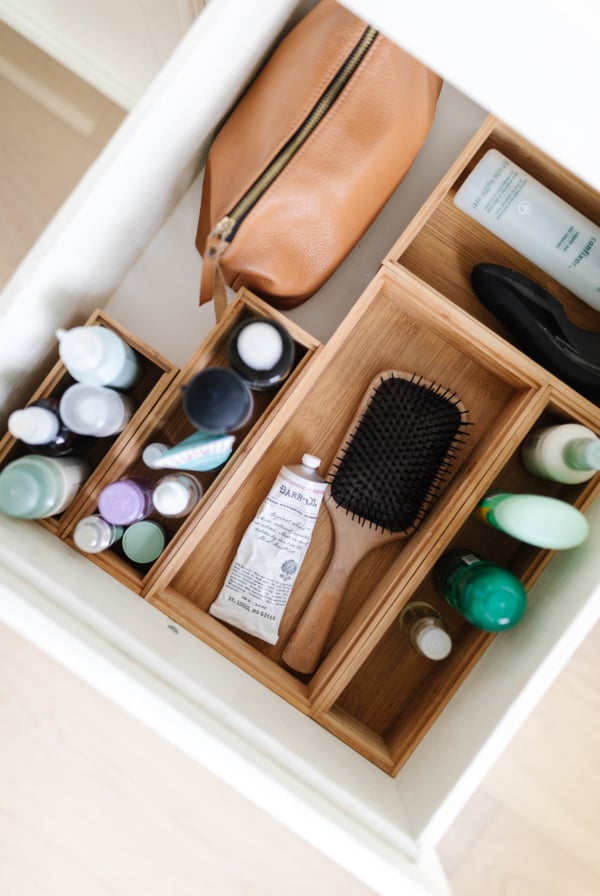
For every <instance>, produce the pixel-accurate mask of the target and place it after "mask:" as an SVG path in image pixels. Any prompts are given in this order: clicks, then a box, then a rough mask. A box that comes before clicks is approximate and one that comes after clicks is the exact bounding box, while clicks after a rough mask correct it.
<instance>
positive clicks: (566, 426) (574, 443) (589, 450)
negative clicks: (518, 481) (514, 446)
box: [521, 423, 600, 485]
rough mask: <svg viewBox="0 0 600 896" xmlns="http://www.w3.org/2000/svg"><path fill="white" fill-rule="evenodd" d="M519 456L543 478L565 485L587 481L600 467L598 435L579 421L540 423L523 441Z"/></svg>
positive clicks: (599, 440)
mask: <svg viewBox="0 0 600 896" xmlns="http://www.w3.org/2000/svg"><path fill="white" fill-rule="evenodd" d="M521 459H522V461H523V464H524V466H525V467H526V469H527V470H529V472H530V473H532V474H533V475H534V476H540V477H541V478H542V479H552V480H554V481H555V482H564V483H566V484H568V485H573V484H577V483H579V482H586V481H587V480H588V479H591V478H592V476H594V474H595V473H596V472H597V471H598V470H600V439H599V438H598V436H597V435H596V434H595V433H594V432H593V431H592V430H591V429H588V427H587V426H582V425H580V424H579V423H559V424H557V425H556V426H544V427H540V428H539V429H534V430H533V431H532V432H531V433H530V434H529V435H528V436H527V438H526V439H525V441H524V442H523V444H522V446H521Z"/></svg>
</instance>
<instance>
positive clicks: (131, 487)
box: [98, 479, 153, 526]
mask: <svg viewBox="0 0 600 896" xmlns="http://www.w3.org/2000/svg"><path fill="white" fill-rule="evenodd" d="M98 510H99V512H100V515H101V516H102V517H103V518H104V519H105V520H106V522H107V523H113V524H115V525H117V526H128V525H129V524H130V523H136V522H137V521H138V520H143V519H144V518H145V517H147V516H150V514H151V513H152V510H153V505H152V483H151V482H150V481H149V480H144V479H117V481H116V482H111V483H110V484H109V485H106V486H105V487H104V488H103V489H102V491H101V492H100V494H99V496H98Z"/></svg>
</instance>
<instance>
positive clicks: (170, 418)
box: [62, 290, 319, 593]
mask: <svg viewBox="0 0 600 896" xmlns="http://www.w3.org/2000/svg"><path fill="white" fill-rule="evenodd" d="M252 316H262V317H269V318H271V319H277V320H280V321H281V323H283V324H284V326H286V327H287V329H288V331H289V332H290V333H291V335H292V337H293V339H294V341H295V345H296V356H295V361H294V368H293V370H292V373H291V374H290V375H289V377H288V378H287V379H286V381H285V383H284V385H283V386H282V387H281V388H280V389H278V390H275V391H265V392H254V412H253V414H252V417H251V419H250V421H249V422H248V423H247V424H246V425H245V426H244V427H243V428H242V429H240V430H238V431H237V432H236V433H235V443H234V450H233V453H232V455H231V457H230V458H229V460H228V461H227V462H226V463H225V464H224V465H223V466H222V467H220V468H218V469H216V470H212V471H210V472H208V473H196V472H191V471H188V472H189V473H190V475H192V476H194V477H195V478H197V479H198V481H199V482H200V484H201V486H202V490H203V495H202V498H201V499H200V502H199V503H198V505H197V506H196V507H195V508H194V510H193V511H192V513H191V514H190V515H189V516H188V517H186V518H183V519H182V518H178V519H175V518H169V519H168V518H166V517H163V516H161V515H159V514H158V513H156V512H155V513H153V514H152V516H151V519H156V520H157V521H158V522H160V524H161V525H162V526H163V527H164V529H165V531H166V534H167V547H166V549H165V550H164V552H163V553H162V554H161V556H160V557H159V558H158V560H156V561H155V562H154V563H153V564H150V565H143V566H142V565H138V564H135V563H132V562H131V561H130V560H129V559H128V558H127V557H126V556H125V555H124V554H123V552H122V550H121V547H120V542H116V544H115V545H114V546H113V547H112V548H110V549H109V550H107V551H103V552H102V553H100V554H94V555H90V559H91V560H92V561H93V562H94V563H96V564H97V565H99V566H101V567H102V568H103V569H105V570H107V571H108V572H110V573H111V574H112V575H114V576H115V577H116V578H118V579H120V580H121V581H122V582H124V583H125V584H126V585H127V586H128V587H129V588H131V589H132V590H134V591H137V592H138V593H141V592H144V591H145V590H147V589H148V588H149V587H150V586H151V584H152V582H153V580H154V579H155V578H156V577H157V576H159V575H161V571H162V570H163V568H164V567H168V566H169V565H170V564H172V563H173V562H174V560H175V557H176V556H177V553H178V550H179V549H180V548H181V547H183V548H184V549H185V542H186V539H187V538H188V535H189V533H190V532H192V531H200V530H199V529H198V527H199V525H200V522H201V519H202V515H203V513H204V512H205V510H206V508H207V507H208V506H209V505H210V503H211V501H212V500H213V497H214V495H215V494H216V493H218V491H219V488H220V487H221V486H222V484H223V483H224V481H226V479H227V478H228V477H230V476H231V475H233V474H234V472H235V470H236V469H237V467H238V466H239V464H240V462H241V460H242V459H243V457H244V455H245V452H246V451H247V450H248V448H249V446H250V444H252V441H253V439H254V438H255V437H256V434H257V432H258V431H259V430H260V428H261V426H263V425H264V424H265V422H266V421H267V420H268V419H269V416H270V415H271V414H273V413H274V412H275V409H276V408H277V406H278V405H279V403H280V402H281V401H282V400H284V399H285V397H286V396H287V395H288V393H289V392H290V391H291V390H292V389H293V388H294V386H295V384H296V381H297V379H298V378H299V377H300V376H301V374H302V371H303V369H304V367H305V365H306V363H307V361H308V360H309V359H310V358H311V356H312V355H313V353H314V352H315V351H316V349H317V348H318V347H319V343H318V342H317V340H315V339H314V338H313V337H312V336H309V335H308V334H307V333H305V332H304V331H303V330H302V329H301V328H300V327H296V326H295V325H293V324H291V323H290V322H289V321H287V320H284V318H283V317H281V315H279V314H278V313H277V312H276V311H274V310H273V309H272V308H271V307H270V306H269V305H266V304H265V303H264V302H262V301H261V300H260V299H258V298H256V297H255V296H253V295H251V294H250V293H249V292H247V291H246V290H242V291H241V292H240V293H239V294H238V296H237V297H236V299H235V301H234V302H232V303H231V305H229V306H228V308H227V309H226V312H225V314H224V316H223V318H222V319H221V321H220V322H219V323H218V325H217V326H215V327H213V329H212V331H211V333H210V335H209V336H208V337H207V338H206V339H205V340H204V341H203V342H202V344H201V345H200V346H199V348H198V350H197V351H196V352H195V353H194V354H193V355H192V357H191V358H190V360H189V361H188V363H187V364H186V365H185V367H183V368H182V370H181V371H179V373H178V375H177V376H176V377H175V378H174V379H173V380H172V382H171V383H170V384H169V387H168V388H167V389H165V390H164V392H163V394H162V395H161V396H160V398H159V399H158V400H157V401H155V402H154V403H153V406H152V407H151V408H150V409H149V413H147V414H146V415H145V417H144V418H143V419H141V420H139V421H138V423H137V425H136V426H135V428H133V429H132V432H131V433H130V438H129V439H128V441H127V444H126V445H124V446H123V447H122V449H121V450H120V451H119V453H118V455H116V456H114V458H113V462H112V463H111V465H110V468H109V469H107V470H105V471H104V475H103V476H102V477H100V478H98V477H95V478H94V482H93V487H91V488H88V489H87V490H86V493H85V497H84V498H83V500H81V501H79V502H78V504H77V508H76V512H75V513H73V514H71V515H70V517H69V521H68V525H67V526H66V527H65V528H64V530H63V532H62V537H63V538H65V539H66V540H67V541H68V542H69V543H71V544H72V543H73V542H72V533H73V530H74V528H75V525H76V524H77V521H78V520H79V519H81V518H82V517H84V516H87V515H88V514H90V513H94V512H96V508H97V501H98V495H99V493H100V491H101V490H102V488H103V487H104V486H105V485H106V484H107V483H108V482H112V481H114V480H116V479H121V478H126V477H140V478H143V479H147V480H151V481H154V482H156V481H158V479H160V478H161V477H162V476H164V475H165V474H166V473H168V472H169V471H168V470H151V469H150V468H149V467H147V466H146V465H145V464H144V462H143V461H142V451H143V449H144V447H145V446H146V445H148V444H149V443H151V442H163V443H165V444H167V445H175V444H177V443H178V442H180V441H181V440H182V439H185V438H187V437H188V436H189V435H191V434H192V433H193V432H194V431H195V430H194V427H193V425H192V424H191V423H190V421H189V420H188V418H187V417H186V415H185V413H184V411H183V403H182V395H183V393H182V390H183V388H184V386H185V385H186V384H187V383H188V382H189V381H190V379H191V378H192V377H193V376H194V374H196V373H198V372H199V371H200V370H202V369H204V368H206V367H213V366H227V364H228V362H227V339H228V336H229V333H230V332H231V330H232V328H233V327H234V326H235V325H236V324H237V323H238V322H239V321H241V320H244V319H246V318H248V317H252ZM242 475H243V474H242Z"/></svg>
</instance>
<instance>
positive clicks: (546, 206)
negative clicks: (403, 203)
mask: <svg viewBox="0 0 600 896" xmlns="http://www.w3.org/2000/svg"><path fill="white" fill-rule="evenodd" d="M454 204H455V205H456V206H457V208H459V209H461V211H463V212H466V214H467V215H469V216H470V217H471V218H473V219H474V220H475V221H478V222H479V223H480V224H483V226H484V227H486V228H487V229H488V230H489V231H491V232H492V233H493V234H495V235H496V236H497V237H499V238H500V239H501V240H503V241H504V242H505V243H507V244H508V245H509V246H511V247H512V248H513V249H516V251H517V252H520V253H521V255H524V256H525V258H528V259H529V261H532V262H533V263H534V264H536V265H537V266H538V267H539V268H541V269H542V270H543V271H545V272H546V273H547V274H550V276H551V277H554V279H555V280H557V281H558V282H559V283H562V285H563V286H566V287H567V289H569V290H571V292H573V293H574V294H575V295H576V296H578V297H579V298H580V299H582V301H584V302H586V303H587V304H588V305H591V307H592V308H595V309H596V310H600V228H599V227H598V226H597V225H596V224H594V223H593V222H592V221H590V220H589V219H588V218H586V217H585V216H584V215H582V214H581V213H580V212H578V211H576V210H575V209H574V208H572V207H571V206H570V205H569V204H568V203H567V202H564V200H562V199H559V197H558V196H556V194H555V193H553V192H552V191H551V190H549V189H548V188H547V187H544V186H543V185H542V184H541V183H540V182H539V181H537V180H535V179H534V178H533V177H531V175H529V174H528V173H527V172H526V171H524V170H523V169H522V168H519V166H518V165H516V164H515V163H514V162H511V160H510V159H508V158H507V157H506V156H504V155H502V153H500V152H498V150H496V149H490V150H488V152H486V154H485V155H484V156H483V158H482V159H481V160H480V161H479V162H478V163H477V165H476V166H475V168H474V169H473V171H472V172H471V174H470V175H469V176H468V177H467V179H466V180H465V182H464V183H463V184H462V186H461V187H460V188H459V190H458V191H457V193H456V196H455V197H454ZM482 260H485V259H482Z"/></svg>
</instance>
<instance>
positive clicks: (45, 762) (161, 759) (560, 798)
mask: <svg viewBox="0 0 600 896" xmlns="http://www.w3.org/2000/svg"><path fill="white" fill-rule="evenodd" d="M0 108H2V110H3V116H2V117H3V124H2V138H1V140H0V165H1V173H2V176H1V178H0V206H1V208H2V210H3V214H2V216H1V218H0V285H2V284H3V283H4V282H5V281H6V280H7V279H8V277H9V276H10V274H11V272H12V271H13V270H14V268H15V267H16V265H17V264H18V262H19V261H20V260H21V258H22V257H23V256H24V254H25V253H26V252H27V250H28V248H29V247H30V246H31V245H32V243H33V242H34V241H35V239H36V238H37V236H38V235H39V234H40V233H41V231H42V230H43V229H44V227H45V226H46V224H47V223H48V221H49V220H50V218H51V216H52V215H53V213H54V212H55V211H56V210H57V208H58V207H59V205H60V203H61V202H62V200H63V199H64V198H65V197H66V195H67V194H68V193H69V192H70V190H71V189H72V188H73V186H74V185H75V184H76V182H77V181H78V179H79V178H80V177H81V175H82V174H83V173H84V171H85V170H86V168H87V167H88V165H89V164H90V162H91V161H92V160H93V159H94V157H95V156H96V154H97V153H98V151H99V150H100V149H101V147H102V146H103V145H104V143H105V142H106V140H107V139H108V138H109V137H110V135H111V133H112V132H113V131H114V129H115V128H116V127H117V125H118V123H119V121H120V120H121V119H122V117H123V112H122V111H121V110H120V109H118V108H116V107H115V106H114V105H113V104H111V103H110V102H109V101H107V100H106V99H105V98H104V97H102V96H101V95H99V94H98V93H96V92H95V91H94V90H92V89H91V88H90V87H89V86H88V85H86V84H84V83H83V82H81V81H80V80H79V79H77V78H75V77H74V76H73V75H71V74H69V73H68V72H66V71H65V70H64V69H62V68H61V67H60V66H59V65H57V64H56V63H55V62H54V61H53V60H50V59H48V58H47V57H45V56H44V55H43V54H42V53H40V52H39V51H38V50H37V49H35V48H33V47H32V46H31V45H29V44H28V43H27V42H25V41H23V40H22V39H21V38H19V37H17V36H16V35H15V34H14V33H13V32H11V31H10V30H9V29H7V28H6V27H4V26H1V25H0ZM599 657H600V627H597V628H596V629H595V630H594V631H593V632H592V634H591V635H590V636H589V637H588V638H587V640H586V641H585V643H584V644H583V645H582V647H581V648H580V649H579V651H578V652H577V654H576V655H575V657H574V658H573V659H572V661H571V662H570V664H569V666H568V667H567V669H566V670H565V671H564V672H563V673H562V674H561V675H560V676H559V679H558V680H557V682H556V683H555V684H554V685H553V686H552V688H551V689H550V691H549V692H548V694H547V696H546V697H545V698H544V700H543V701H542V703H541V704H540V706H539V707H538V708H537V709H536V711H535V712H534V713H533V715H532V716H531V717H530V719H529V720H528V721H527V722H526V724H525V726H524V727H523V728H522V730H521V731H520V733H519V734H518V735H517V737H516V738H515V740H514V741H513V743H512V744H511V745H510V747H509V749H508V750H507V751H506V752H505V754H504V755H503V757H502V758H501V759H500V761H499V762H498V763H497V764H496V766H495V767H494V769H493V770H492V772H491V773H490V774H489V775H488V777H487V778H486V780H485V781H484V783H483V784H482V786H481V787H480V788H479V790H478V791H477V792H476V794H475V795H474V796H473V798H472V799H471V800H470V802H469V803H468V805H467V806H466V807H465V809H464V811H463V812H462V813H461V815H460V816H459V818H458V819H457V820H456V822H455V823H454V824H453V826H452V828H451V829H450V831H449V832H448V833H447V835H446V836H445V837H444V839H443V841H442V843H441V844H440V854H441V858H442V862H443V865H444V867H445V868H446V870H447V873H448V875H449V878H450V881H451V884H452V889H453V893H454V894H455V896H599V894H600V849H599V848H598V843H599V842H600V841H599V835H600V822H599V814H600V813H599V808H600V761H599V757H600V728H599V724H598V722H599V719H600V674H599V668H600V663H599ZM207 807H209V808H210V817H212V818H214V820H215V823H214V825H213V826H212V827H211V826H209V828H208V831H207V826H206V817H207ZM231 818H235V819H236V823H235V830H236V831H243V839H242V840H240V844H239V848H237V849H236V850H232V849H231V846H230V845H225V844H224V843H223V842H221V840H220V839H219V836H218V832H219V831H220V830H223V829H224V828H225V827H226V821H227V819H231ZM290 867H291V868H293V874H292V875H290V874H289V869H290ZM315 882H318V883H315ZM307 891H308V892H313V893H314V894H315V896H320V894H321V893H331V894H335V896H338V894H340V896H346V894H348V896H351V894H353V896H354V894H355V896H367V894H368V893H369V892H370V891H369V890H368V888H366V887H365V886H363V885H362V884H360V883H359V882H357V881H355V880H354V879H352V878H351V877H349V876H348V875H347V874H345V873H344V872H342V871H341V870H340V869H339V868H337V866H335V865H333V863H331V862H329V861H328V860H327V859H326V857H324V856H322V855H321V854H320V853H318V852H317V851H316V850H313V849H311V848H310V847H308V846H307V845H306V844H304V843H303V842H301V841H299V840H298V839H297V838H295V837H294V836H293V835H291V834H290V833H288V832H287V831H286V830H283V829H282V828H281V827H280V826H278V825H276V824H275V823H274V822H273V821H271V819H269V818H268V817H267V816H265V815H263V814H262V813H260V812H259V811H258V810H256V809H255V808H254V807H252V806H251V805H250V804H248V803H246V802H245V801H244V800H243V799H242V798H241V797H240V796H239V795H238V794H236V793H234V792H233V791H228V790H227V789H225V790H224V789H223V787H222V786H220V787H216V785H215V782H214V779H212V778H211V776H210V775H208V774H206V773H205V772H204V771H203V770H202V769H200V768H199V767H198V766H197V765H195V764H194V763H192V762H191V761H189V760H187V759H186V758H185V757H183V756H181V755H180V754H179V753H178V752H177V751H175V750H174V749H173V748H171V747H169V746H168V745H166V744H165V743H164V742H163V741H162V740H161V739H160V738H158V737H156V736H154V735H152V734H151V733H150V732H148V731H146V730H145V729H144V728H143V727H142V726H140V725H139V724H138V723H136V722H135V721H134V720H133V719H131V718H130V717H128V716H126V715H125V714H124V713H122V712H121V711H120V710H118V709H117V708H116V707H114V706H113V705H112V704H109V703H108V702H107V701H105V700H104V699H103V698H101V697H100V696H99V695H98V694H96V693H95V692H93V691H91V690H90V689H89V688H88V687H87V686H86V685H84V684H82V683H81V682H80V681H79V680H77V679H75V678H74V677H73V676H71V675H70V674H69V673H68V672H66V671H65V670H64V669H63V668H62V667H60V666H58V665H57V664H56V663H54V662H53V661H52V660H50V659H48V658H47V657H46V656H45V655H43V654H41V653H40V652H39V651H38V650H36V649H35V648H34V647H32V646H31V645H30V644H29V643H27V642H26V641H24V640H22V639H21V638H20V637H18V636H16V635H15V634H14V633H12V632H11V631H10V630H8V629H6V628H4V627H1V626H0V896H34V894H35V896H38V894H39V896H63V894H66V896H70V894H72V893H80V894H85V896H105V894H118V896H120V894H126V893H127V894H133V896H138V894H141V893H144V894H146V896H154V894H156V896H166V894H171V893H173V894H176V896H186V894H187V893H190V894H192V893H194V894H195V893H198V892H207V893H208V892H210V893H212V892H215V893H218V894H222V896H229V894H231V896H238V894H239V896H245V894H256V896H263V894H271V893H273V894H275V893H282V892H283V893H286V894H288V896H289V894H296V893H297V894H298V896H300V894H304V893H306V892H307ZM399 896H401V894H399Z"/></svg>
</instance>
